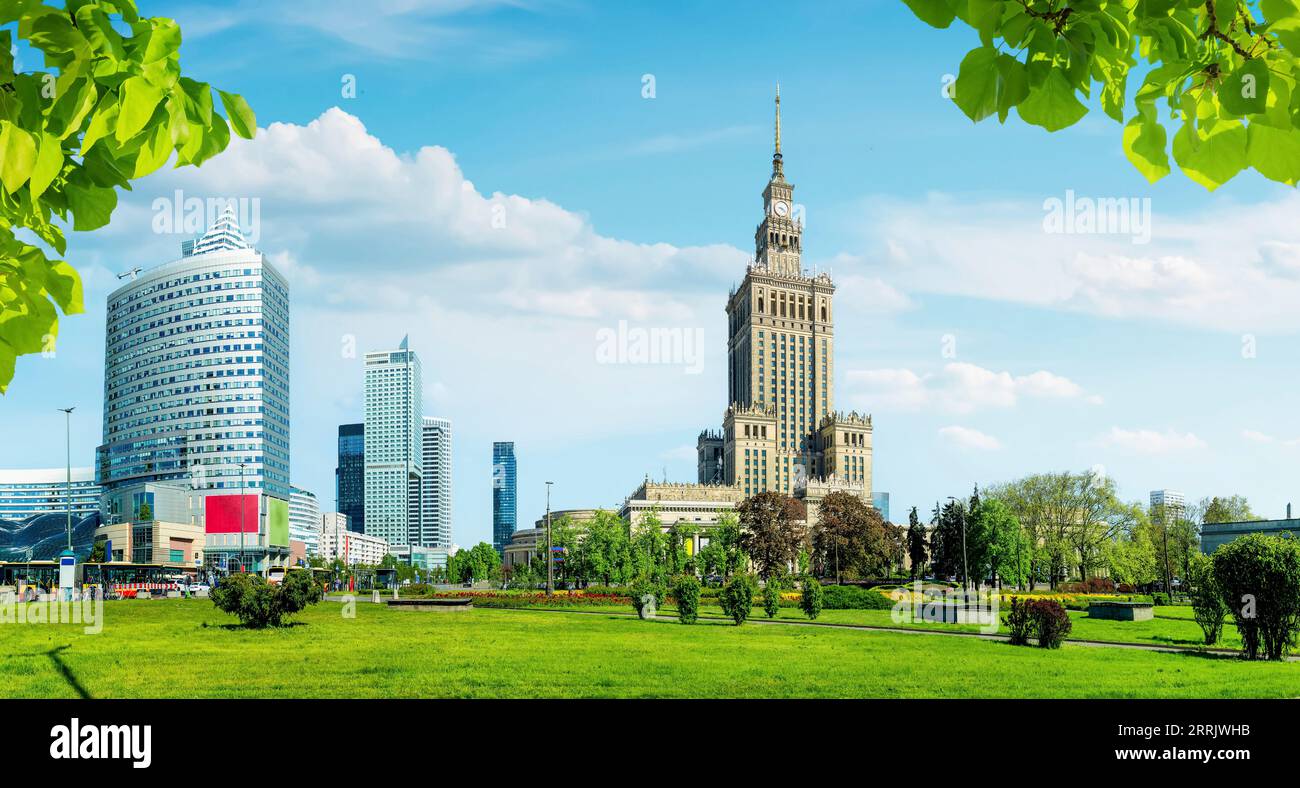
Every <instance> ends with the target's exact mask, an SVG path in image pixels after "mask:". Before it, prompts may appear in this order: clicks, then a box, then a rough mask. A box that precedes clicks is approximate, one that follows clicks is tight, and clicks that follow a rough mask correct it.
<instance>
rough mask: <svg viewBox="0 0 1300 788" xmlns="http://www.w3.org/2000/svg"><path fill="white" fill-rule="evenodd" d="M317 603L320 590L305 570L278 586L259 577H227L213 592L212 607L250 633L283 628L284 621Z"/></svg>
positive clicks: (290, 573) (240, 575) (293, 572)
mask: <svg viewBox="0 0 1300 788" xmlns="http://www.w3.org/2000/svg"><path fill="white" fill-rule="evenodd" d="M320 599H321V588H320V586H318V585H316V583H315V581H314V580H313V579H312V574H311V572H308V571H305V570H294V571H291V572H289V573H288V574H287V575H285V578H284V580H282V581H280V583H278V584H277V585H272V584H270V583H268V582H266V581H265V580H263V579H262V576H261V575H249V574H243V573H239V574H233V575H228V576H226V577H224V578H222V580H221V582H220V583H218V584H217V587H216V588H214V589H212V604H214V605H216V606H217V609H219V610H221V611H223V612H226V613H231V614H233V615H235V616H237V617H238V618H239V623H241V624H243V625H244V626H246V627H248V628H250V629H263V628H265V627H282V626H284V624H285V619H286V618H288V617H289V616H291V615H293V614H294V613H297V612H299V611H300V610H303V609H304V608H306V607H307V606H308V605H314V604H316V603H317V602H319V601H320Z"/></svg>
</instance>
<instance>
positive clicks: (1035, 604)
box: [1002, 597, 1074, 648]
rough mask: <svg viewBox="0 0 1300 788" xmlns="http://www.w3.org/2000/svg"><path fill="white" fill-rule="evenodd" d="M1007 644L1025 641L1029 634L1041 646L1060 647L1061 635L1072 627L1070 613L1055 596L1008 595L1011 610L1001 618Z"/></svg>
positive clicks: (1026, 643) (1027, 643)
mask: <svg viewBox="0 0 1300 788" xmlns="http://www.w3.org/2000/svg"><path fill="white" fill-rule="evenodd" d="M1002 623H1003V624H1004V625H1005V626H1006V627H1007V630H1008V633H1009V634H1010V640H1011V644H1012V645H1015V646H1027V645H1029V640H1030V638H1034V639H1036V640H1037V641H1038V645H1039V646H1040V647H1042V648H1060V647H1061V642H1062V641H1064V640H1065V636H1066V635H1068V634H1070V630H1071V629H1073V628H1074V624H1073V622H1071V621H1070V614H1069V613H1066V612H1065V608H1064V607H1062V606H1061V603H1060V602H1058V601H1056V600H1055V599H1019V598H1014V597H1013V598H1012V600H1011V612H1010V613H1009V614H1007V616H1006V617H1005V618H1003V619H1002Z"/></svg>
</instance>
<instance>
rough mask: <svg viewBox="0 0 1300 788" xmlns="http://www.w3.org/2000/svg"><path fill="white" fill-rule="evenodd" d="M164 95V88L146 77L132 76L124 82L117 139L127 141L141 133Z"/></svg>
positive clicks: (115, 132) (120, 95) (120, 100)
mask: <svg viewBox="0 0 1300 788" xmlns="http://www.w3.org/2000/svg"><path fill="white" fill-rule="evenodd" d="M162 97H163V92H162V90H161V89H160V88H158V87H157V86H156V85H152V84H150V83H149V82H148V81H147V80H146V79H145V78H144V77H131V78H130V79H128V80H127V81H125V82H123V83H122V88H121V90H120V91H119V99H118V116H117V129H116V130H115V131H114V136H115V137H117V141H118V142H126V141H127V140H129V139H131V138H132V137H134V136H135V135H136V134H139V133H140V131H141V130H143V129H144V127H145V126H146V125H147V124H148V123H149V119H150V118H151V117H153V111H154V109H155V108H156V107H157V106H158V102H160V101H162Z"/></svg>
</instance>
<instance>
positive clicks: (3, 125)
mask: <svg viewBox="0 0 1300 788" xmlns="http://www.w3.org/2000/svg"><path fill="white" fill-rule="evenodd" d="M35 166H36V138H35V137H33V136H32V135H31V134H29V133H28V132H26V131H24V130H23V129H21V128H19V127H18V126H17V125H15V124H13V123H10V122H9V121H7V120H0V183H3V184H4V187H5V191H7V192H9V193H10V194H13V193H14V192H16V191H18V190H19V189H21V188H22V186H23V184H24V183H26V182H27V179H28V178H30V177H31V176H32V168H33V167H35Z"/></svg>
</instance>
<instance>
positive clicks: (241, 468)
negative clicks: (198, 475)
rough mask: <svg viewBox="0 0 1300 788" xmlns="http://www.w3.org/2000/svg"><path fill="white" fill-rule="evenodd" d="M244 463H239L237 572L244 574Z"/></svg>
mask: <svg viewBox="0 0 1300 788" xmlns="http://www.w3.org/2000/svg"><path fill="white" fill-rule="evenodd" d="M244 489H245V488H244V463H242V462H241V463H239V572H240V574H243V572H244V495H245V493H244Z"/></svg>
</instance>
